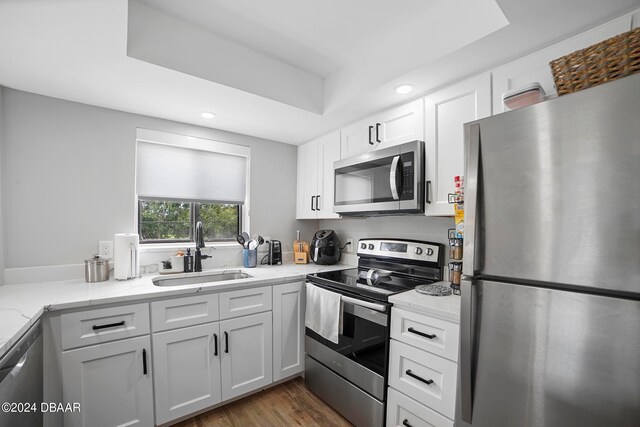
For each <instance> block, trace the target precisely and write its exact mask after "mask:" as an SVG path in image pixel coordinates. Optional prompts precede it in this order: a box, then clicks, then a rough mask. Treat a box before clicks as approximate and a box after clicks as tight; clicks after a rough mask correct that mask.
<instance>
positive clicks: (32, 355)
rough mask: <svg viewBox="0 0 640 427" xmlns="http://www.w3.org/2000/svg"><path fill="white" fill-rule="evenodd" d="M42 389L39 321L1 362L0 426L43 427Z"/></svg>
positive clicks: (40, 330)
mask: <svg viewBox="0 0 640 427" xmlns="http://www.w3.org/2000/svg"><path fill="white" fill-rule="evenodd" d="M42 389H43V387H42V326H41V323H40V321H38V323H36V324H35V325H33V326H32V327H31V328H29V330H28V331H27V332H26V333H25V334H24V335H23V336H22V338H20V340H19V341H18V342H17V343H16V344H15V345H14V346H13V347H11V349H10V350H9V351H8V352H7V353H6V354H5V355H4V356H3V357H2V359H0V405H3V406H2V409H1V410H0V426H21V427H22V426H24V427H31V426H34V427H35V426H38V427H40V426H42V412H40V404H41V403H42ZM5 402H6V403H5Z"/></svg>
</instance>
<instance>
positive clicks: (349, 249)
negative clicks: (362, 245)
mask: <svg viewBox="0 0 640 427" xmlns="http://www.w3.org/2000/svg"><path fill="white" fill-rule="evenodd" d="M346 245H347V246H346V247H345V248H344V251H345V252H346V253H348V254H350V253H352V252H353V251H354V247H353V239H347V242H346Z"/></svg>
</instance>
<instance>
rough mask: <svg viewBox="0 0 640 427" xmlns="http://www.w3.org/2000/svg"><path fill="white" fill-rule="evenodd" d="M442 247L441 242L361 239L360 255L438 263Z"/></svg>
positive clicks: (359, 243) (359, 245) (359, 244)
mask: <svg viewBox="0 0 640 427" xmlns="http://www.w3.org/2000/svg"><path fill="white" fill-rule="evenodd" d="M441 248H442V245H441V244H438V243H430V242H421V241H417V240H393V239H360V241H359V242H358V255H359V256H363V255H364V256H373V257H376V258H401V259H406V260H412V261H425V262H435V263H437V262H438V260H439V259H440V258H439V257H440V250H441Z"/></svg>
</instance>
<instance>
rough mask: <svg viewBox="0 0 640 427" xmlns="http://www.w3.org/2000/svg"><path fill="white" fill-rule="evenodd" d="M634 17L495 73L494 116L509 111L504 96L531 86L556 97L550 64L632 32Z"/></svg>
mask: <svg viewBox="0 0 640 427" xmlns="http://www.w3.org/2000/svg"><path fill="white" fill-rule="evenodd" d="M631 20H632V16H631V15H626V16H622V17H620V18H618V19H614V20H613V21H609V22H607V23H605V24H603V25H600V26H599V27H596V28H593V29H591V30H589V31H586V32H584V33H581V34H578V35H577V36H575V37H571V38H570V39H567V40H564V41H561V42H559V43H556V44H554V45H552V46H549V47H547V48H545V49H542V50H539V51H537V52H534V53H532V54H531V55H527V56H525V57H523V58H520V59H518V60H515V61H512V62H509V63H508V64H505V65H502V66H500V67H498V68H496V69H494V70H493V114H499V113H502V112H504V111H507V110H508V108H507V107H504V106H503V104H502V95H503V94H504V93H505V92H507V91H509V90H512V89H515V88H518V87H521V86H524V85H526V84H527V83H531V82H539V83H540V84H541V85H542V88H543V89H544V91H545V93H546V94H547V96H556V95H557V93H556V89H555V87H554V82H553V75H552V74H551V68H550V67H549V62H551V61H552V60H554V59H557V58H559V57H561V56H564V55H567V54H569V53H571V52H575V51H576V50H580V49H584V48H585V47H589V46H591V45H592V44H595V43H599V42H601V41H603V40H605V39H608V38H610V37H613V36H616V35H618V34H620V33H624V32H625V31H629V30H630V29H631Z"/></svg>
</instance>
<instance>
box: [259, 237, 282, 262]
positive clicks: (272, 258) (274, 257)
mask: <svg viewBox="0 0 640 427" xmlns="http://www.w3.org/2000/svg"><path fill="white" fill-rule="evenodd" d="M267 244H268V245H269V253H268V254H267V264H268V265H276V264H282V244H281V243H280V240H270V241H268V242H267ZM263 263H264V261H263Z"/></svg>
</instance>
